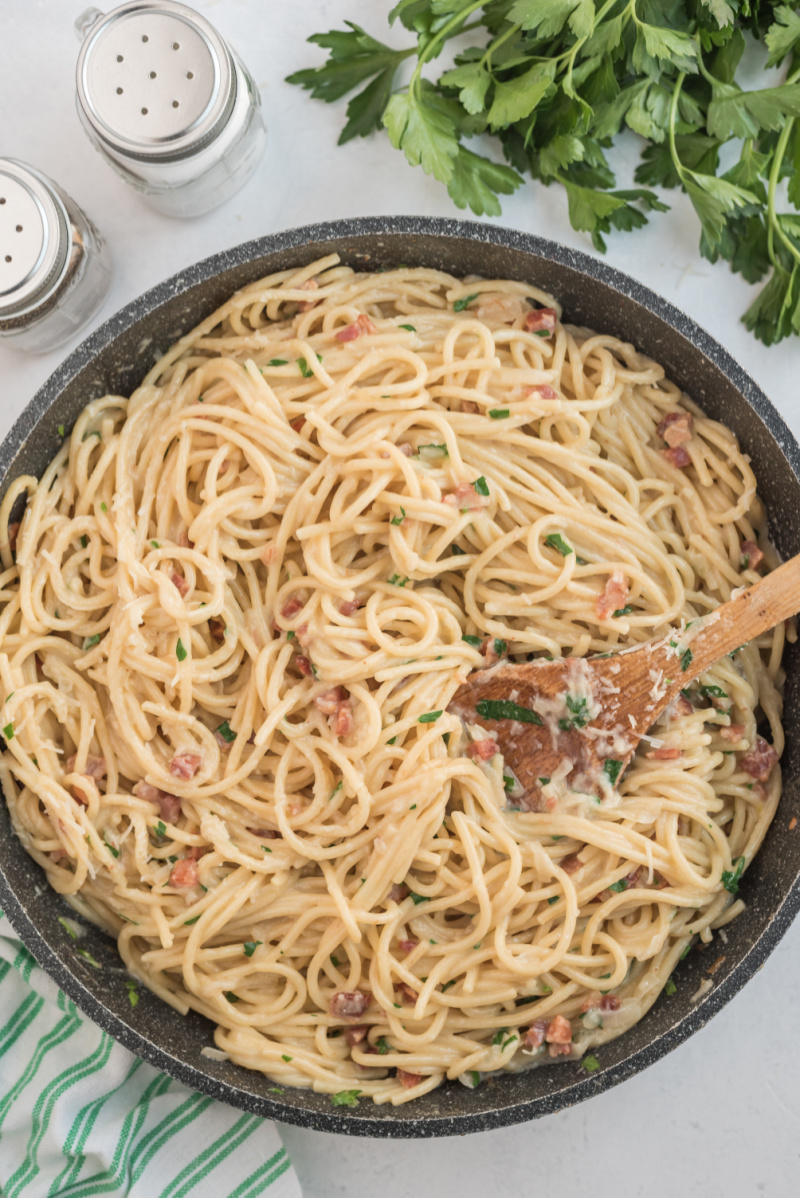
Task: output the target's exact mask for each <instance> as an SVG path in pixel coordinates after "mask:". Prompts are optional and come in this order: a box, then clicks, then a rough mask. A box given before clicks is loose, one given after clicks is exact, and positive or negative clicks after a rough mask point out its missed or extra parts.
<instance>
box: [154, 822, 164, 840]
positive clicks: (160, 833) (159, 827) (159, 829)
mask: <svg viewBox="0 0 800 1198" xmlns="http://www.w3.org/2000/svg"><path fill="white" fill-rule="evenodd" d="M153 831H154V832H155V834H156V836H157V837H158V839H159V840H163V839H164V837H165V836H166V834H167V825H166V824H165V823H164V821H163V819H160V820H159V821H158V823H157V824H156V826H155V827H154V828H153Z"/></svg>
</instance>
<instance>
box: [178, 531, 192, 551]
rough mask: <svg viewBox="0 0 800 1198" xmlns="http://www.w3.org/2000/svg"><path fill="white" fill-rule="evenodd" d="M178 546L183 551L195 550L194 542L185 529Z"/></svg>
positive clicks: (181, 533) (181, 532) (179, 538)
mask: <svg viewBox="0 0 800 1198" xmlns="http://www.w3.org/2000/svg"><path fill="white" fill-rule="evenodd" d="M178 544H179V545H180V547H181V549H194V541H190V540H189V534H188V532H187V531H186V529H185V528H182V529H181V531H180V535H179V537H178Z"/></svg>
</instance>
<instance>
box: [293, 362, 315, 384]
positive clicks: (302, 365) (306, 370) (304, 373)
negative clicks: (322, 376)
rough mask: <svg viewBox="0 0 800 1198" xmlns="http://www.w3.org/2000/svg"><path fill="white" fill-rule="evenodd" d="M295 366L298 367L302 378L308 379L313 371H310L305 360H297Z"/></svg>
mask: <svg viewBox="0 0 800 1198" xmlns="http://www.w3.org/2000/svg"><path fill="white" fill-rule="evenodd" d="M297 365H298V366H299V367H300V373H301V374H302V376H303V378H304V379H310V378H311V376H312V375H313V373H314V371H313V370H312V369H311V367H310V366H309V364H308V362H307V361H306V360H305V358H298V359H297Z"/></svg>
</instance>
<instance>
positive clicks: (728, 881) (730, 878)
mask: <svg viewBox="0 0 800 1198" xmlns="http://www.w3.org/2000/svg"><path fill="white" fill-rule="evenodd" d="M733 866H734V868H733V870H730V869H723V871H722V885H723V886H724V887H725V889H726V890H727V891H728V893H729V894H738V893H739V879H740V878H741V876H742V870H743V869H744V857H739V858H738V859H737V860H736V861H734V862H733Z"/></svg>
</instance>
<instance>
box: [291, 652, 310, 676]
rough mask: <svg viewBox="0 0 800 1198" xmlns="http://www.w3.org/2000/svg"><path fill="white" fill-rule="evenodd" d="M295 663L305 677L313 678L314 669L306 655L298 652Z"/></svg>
mask: <svg viewBox="0 0 800 1198" xmlns="http://www.w3.org/2000/svg"><path fill="white" fill-rule="evenodd" d="M294 664H295V665H296V666H297V668H298V670H299V671H300V673H301V674H302V675H303V677H304V678H311V676H312V675H313V673H314V671H313V669H312V668H311V662H310V661H309V660H308V658H307V657H304V656H303V654H302V653H298V654H297V657H296V658H295V659H294Z"/></svg>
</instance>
